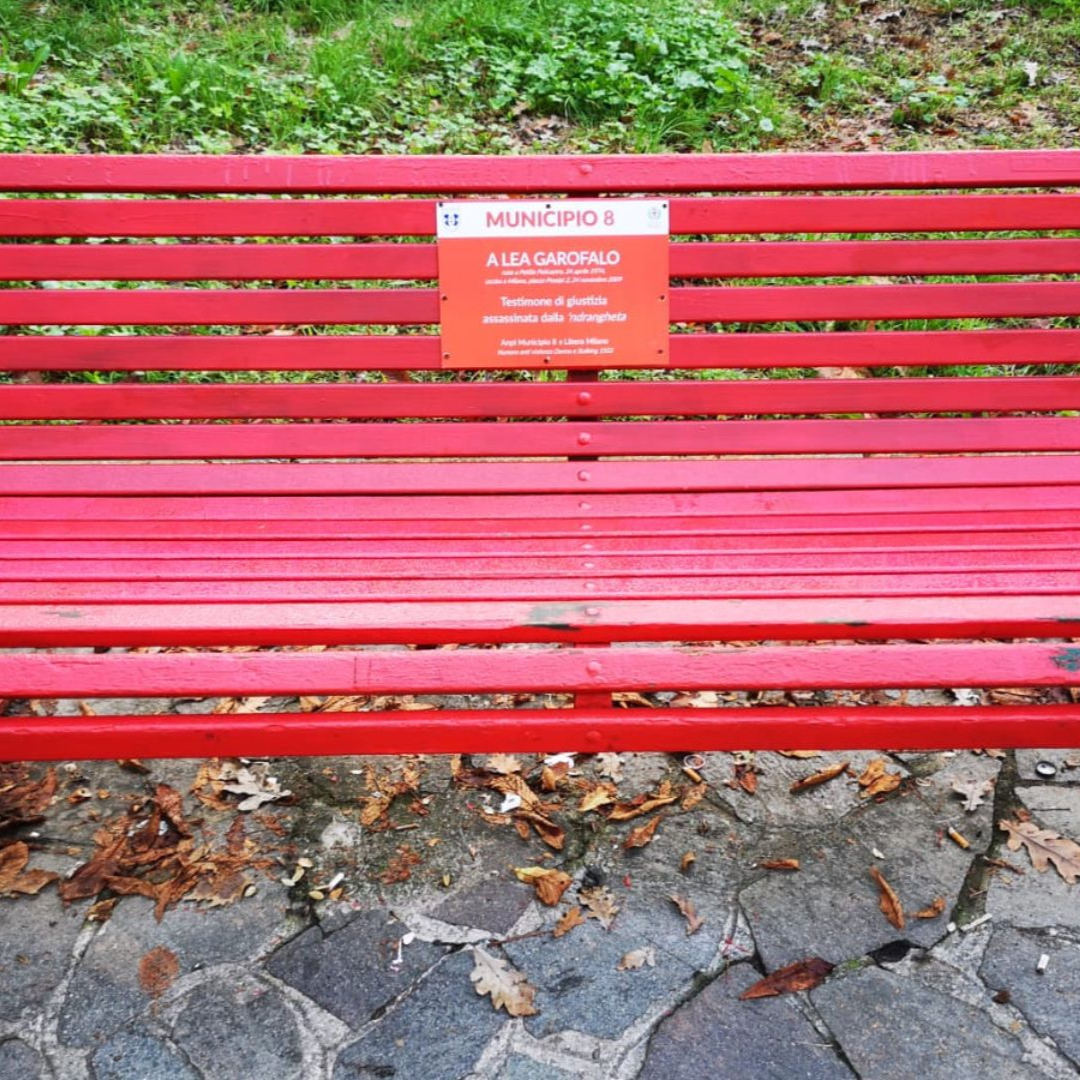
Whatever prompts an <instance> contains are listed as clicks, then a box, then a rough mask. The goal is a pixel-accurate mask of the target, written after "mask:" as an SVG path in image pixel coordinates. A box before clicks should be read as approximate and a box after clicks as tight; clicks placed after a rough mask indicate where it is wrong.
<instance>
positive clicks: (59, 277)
mask: <svg viewBox="0 0 1080 1080" xmlns="http://www.w3.org/2000/svg"><path fill="white" fill-rule="evenodd" d="M670 251H671V276H672V277H673V278H695V277H711V278H741V277H747V278H751V277H785V276H800V277H847V276H849V275H853V276H859V275H864V274H1068V273H1075V272H1077V271H1080V240H1057V239H1038V240H1000V239H999V240H934V241H925V240H888V241H862V240H850V241H830V240H822V241H818V242H817V243H813V244H809V243H806V242H805V241H803V242H799V243H795V242H787V241H780V242H768V241H766V242H763V243H754V244H748V243H682V244H672V245H671V248H670ZM437 276H438V258H437V254H436V249H435V247H434V245H432V244H380V243H369V244H183V245H178V244H167V245H162V244H63V245H54V244H5V245H2V246H0V281H104V280H111V281H209V280H216V279H223V280H226V281H243V280H249V281H266V280H274V279H280V278H288V279H313V280H327V281H331V280H343V281H344V280H351V281H363V280H394V279H402V280H418V281H427V280H431V279H433V278H435V277H437Z"/></svg>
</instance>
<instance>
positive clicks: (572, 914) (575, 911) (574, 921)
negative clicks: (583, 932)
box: [551, 906, 585, 938]
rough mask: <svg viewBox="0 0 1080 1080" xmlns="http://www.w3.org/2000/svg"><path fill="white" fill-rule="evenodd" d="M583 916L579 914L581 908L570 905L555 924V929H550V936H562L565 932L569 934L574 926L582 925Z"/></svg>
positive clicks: (583, 921)
mask: <svg viewBox="0 0 1080 1080" xmlns="http://www.w3.org/2000/svg"><path fill="white" fill-rule="evenodd" d="M584 925H585V917H584V916H583V915H582V914H581V908H579V907H577V906H575V907H572V908H571V909H570V910H569V911H568V912H567V913H566V914H565V915H564V916H563V917H562V918H561V919H560V920H559V921H558V922H557V923H556V924H555V929H554V930H552V931H551V936H552V937H557V938H559V937H563V936H564V935H565V934H569V933H570V931H571V930H573V929H574V927H575V926H584Z"/></svg>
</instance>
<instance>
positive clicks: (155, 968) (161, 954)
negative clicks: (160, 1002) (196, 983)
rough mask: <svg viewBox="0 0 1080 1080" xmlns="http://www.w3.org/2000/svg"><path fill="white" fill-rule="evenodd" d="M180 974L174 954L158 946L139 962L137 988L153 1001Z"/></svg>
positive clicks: (178, 962)
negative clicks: (140, 988)
mask: <svg viewBox="0 0 1080 1080" xmlns="http://www.w3.org/2000/svg"><path fill="white" fill-rule="evenodd" d="M179 974H180V961H179V960H178V959H177V958H176V953H174V952H172V951H171V950H169V949H166V948H165V946H164V945H158V946H156V947H155V948H153V949H151V950H150V951H149V952H148V953H146V955H145V956H143V958H142V959H141V960H140V961H139V986H141V987H142V989H143V993H145V994H146V995H147V997H151V998H153V999H154V1000H155V1001H156V1000H157V999H158V998H159V997H161V995H162V994H164V993H165V991H166V990H168V989H169V987H170V986H172V984H173V983H174V982H176V978H177V976H178V975H179Z"/></svg>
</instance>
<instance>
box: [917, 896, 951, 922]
mask: <svg viewBox="0 0 1080 1080" xmlns="http://www.w3.org/2000/svg"><path fill="white" fill-rule="evenodd" d="M944 910H945V897H944V896H938V897H936V898H935V899H933V900H931V901H930V903H929V904H927V905H926V907H924V908H923V909H922V910H921V911H916V912H915V918H916V919H936V918H937V917H938V916H939V915H940V914H941V913H942V912H943V911H944Z"/></svg>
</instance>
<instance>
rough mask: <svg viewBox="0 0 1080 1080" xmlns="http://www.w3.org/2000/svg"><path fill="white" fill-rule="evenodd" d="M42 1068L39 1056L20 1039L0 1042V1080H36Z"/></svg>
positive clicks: (42, 1064)
mask: <svg viewBox="0 0 1080 1080" xmlns="http://www.w3.org/2000/svg"><path fill="white" fill-rule="evenodd" d="M44 1067H45V1064H44V1062H43V1061H42V1060H41V1055H40V1054H39V1053H38V1052H37V1051H36V1050H35V1049H34V1048H33V1047H32V1046H28V1045H27V1044H26V1043H24V1042H23V1041H22V1039H7V1040H6V1041H4V1042H0V1080H38V1077H40V1076H42V1075H43V1071H44Z"/></svg>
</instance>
